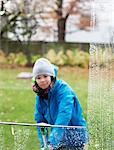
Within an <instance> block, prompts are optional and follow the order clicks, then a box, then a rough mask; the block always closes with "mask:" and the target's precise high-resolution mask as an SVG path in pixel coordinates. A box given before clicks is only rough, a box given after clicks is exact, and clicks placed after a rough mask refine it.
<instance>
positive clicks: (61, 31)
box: [58, 18, 66, 42]
mask: <svg viewBox="0 0 114 150" xmlns="http://www.w3.org/2000/svg"><path fill="white" fill-rule="evenodd" d="M65 30H66V19H65V18H60V19H59V20H58V41H59V42H65Z"/></svg>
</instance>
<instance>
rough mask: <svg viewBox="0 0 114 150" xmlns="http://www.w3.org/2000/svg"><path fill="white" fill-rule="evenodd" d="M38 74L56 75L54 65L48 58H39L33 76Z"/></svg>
mask: <svg viewBox="0 0 114 150" xmlns="http://www.w3.org/2000/svg"><path fill="white" fill-rule="evenodd" d="M38 75H49V76H53V77H55V72H54V67H53V65H52V64H51V63H50V61H49V60H47V59H46V58H40V59H38V60H37V61H36V62H35V64H34V67H33V77H34V78H36V77H37V76H38Z"/></svg>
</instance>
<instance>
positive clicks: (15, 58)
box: [7, 52, 27, 66]
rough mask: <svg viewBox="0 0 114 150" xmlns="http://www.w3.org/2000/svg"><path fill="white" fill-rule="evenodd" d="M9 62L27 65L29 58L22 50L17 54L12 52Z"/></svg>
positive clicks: (8, 58)
mask: <svg viewBox="0 0 114 150" xmlns="http://www.w3.org/2000/svg"><path fill="white" fill-rule="evenodd" d="M7 62H8V64H10V65H19V66H26V64H27V58H26V56H25V55H24V54H23V53H22V52H20V53H17V54H15V53H10V54H9V55H8V57H7Z"/></svg>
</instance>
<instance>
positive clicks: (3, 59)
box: [0, 50, 7, 64]
mask: <svg viewBox="0 0 114 150" xmlns="http://www.w3.org/2000/svg"><path fill="white" fill-rule="evenodd" d="M6 62H7V59H6V55H5V53H4V52H3V51H2V50H0V64H6Z"/></svg>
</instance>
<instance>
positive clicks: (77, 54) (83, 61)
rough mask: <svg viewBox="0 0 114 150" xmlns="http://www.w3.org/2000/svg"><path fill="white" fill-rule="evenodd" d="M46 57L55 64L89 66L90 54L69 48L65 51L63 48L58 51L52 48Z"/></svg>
mask: <svg viewBox="0 0 114 150" xmlns="http://www.w3.org/2000/svg"><path fill="white" fill-rule="evenodd" d="M45 57H46V58H48V59H49V60H50V61H51V62H52V63H53V64H56V65H59V66H63V65H68V66H80V67H83V68H87V67H88V65H89V54H88V53H87V52H83V51H77V50H75V51H72V50H69V49H68V50H66V52H65V53H64V52H63V50H60V51H58V53H56V52H55V51H54V50H53V49H51V50H49V51H48V52H47V53H46V54H45Z"/></svg>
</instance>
